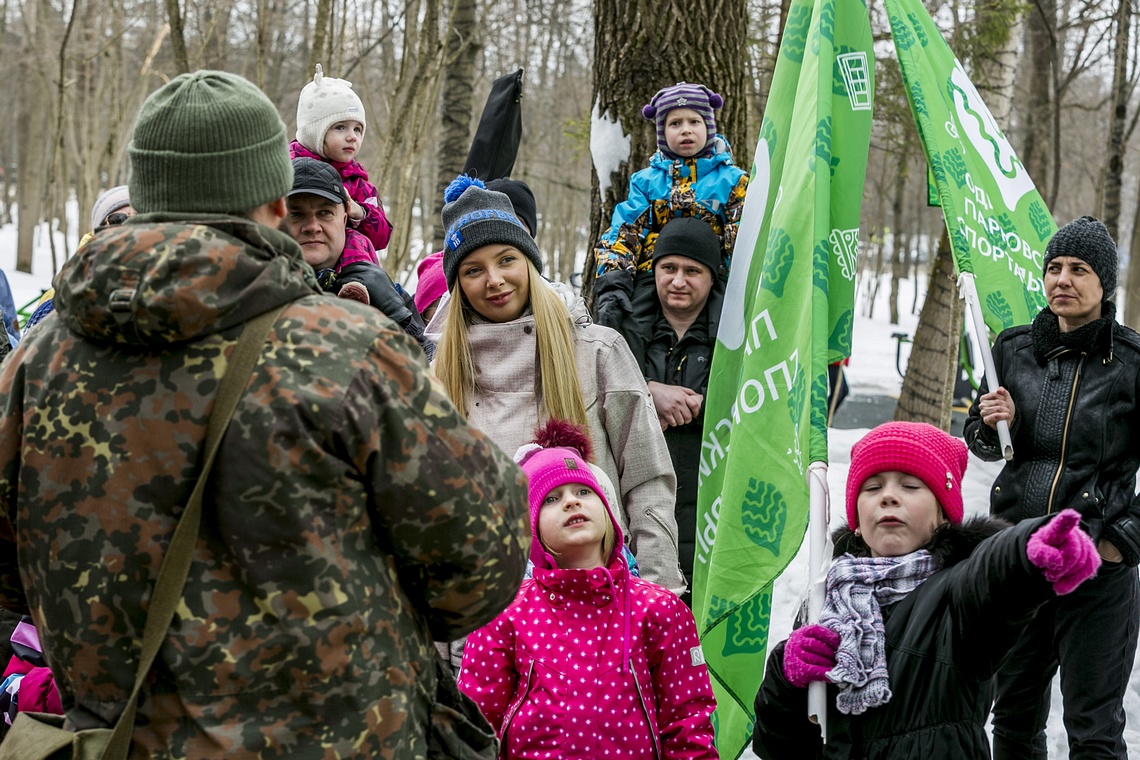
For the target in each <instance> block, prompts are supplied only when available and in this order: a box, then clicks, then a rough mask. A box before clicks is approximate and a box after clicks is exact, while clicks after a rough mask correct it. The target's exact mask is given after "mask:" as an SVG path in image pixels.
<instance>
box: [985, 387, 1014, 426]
mask: <svg viewBox="0 0 1140 760" xmlns="http://www.w3.org/2000/svg"><path fill="white" fill-rule="evenodd" d="M1014 411H1015V408H1014V405H1013V397H1012V396H1010V395H1009V391H1007V390H1006V389H1005V388H1001V387H999V388H998V389H997V390H996V391H993V392H992V393H986V394H985V395H982V396H979V397H978V413H979V414H980V415H981V417H982V422H984V423H986V424H987V425H989V426H990V427H992V428H994V429H997V424H998V423H999V422H1001V421H1002V420H1005V421H1006V422H1007V423H1009V424H1010V425H1012V424H1013V415H1014Z"/></svg>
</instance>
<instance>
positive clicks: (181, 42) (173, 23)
mask: <svg viewBox="0 0 1140 760" xmlns="http://www.w3.org/2000/svg"><path fill="white" fill-rule="evenodd" d="M165 3H166V20H167V23H169V24H170V46H171V47H172V48H173V50H174V66H175V68H176V69H178V73H179V74H187V73H189V72H190V55H189V54H188V53H187V52H186V32H185V30H184V28H183V25H182V9H181V8H179V6H178V0H165Z"/></svg>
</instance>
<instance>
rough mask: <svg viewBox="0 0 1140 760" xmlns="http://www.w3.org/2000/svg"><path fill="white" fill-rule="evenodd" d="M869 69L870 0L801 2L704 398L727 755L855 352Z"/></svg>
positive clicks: (707, 563) (700, 530)
mask: <svg viewBox="0 0 1140 760" xmlns="http://www.w3.org/2000/svg"><path fill="white" fill-rule="evenodd" d="M873 75H874V57H873V55H872V52H871V30H870V25H869V23H868V19H867V10H866V7H865V6H864V5H863V4H862V2H861V0H815V1H814V2H812V1H811V0H793V2H792V5H791V7H790V8H789V11H788V21H787V25H786V26H785V28H784V35H783V41H782V43H781V45H780V53H779V58H778V60H777V64H776V71H775V74H774V77H773V82H772V89H771V92H770V94H769V98H768V106H767V110H766V113H765V117H764V122H763V125H762V127H761V129H760V139H759V142H758V144H757V147H756V154H755V155H756V159H755V161H756V163H755V165H754V166H753V170H752V181H751V184H750V185H749V188H748V197H747V199H746V201H745V204H744V212H743V217H742V220H741V226H740V231H739V234H738V236H737V242H736V248H735V250H734V252H733V259H732V261H733V264H732V273H731V275H730V277H729V280H728V286H727V292H726V294H725V299H724V310H723V312H722V314H721V320H720V329H719V332H718V335H717V346H716V350H715V352H714V357H713V364H712V372H711V376H710V379H709V387H708V397H707V400H706V405H705V429H704V441H703V444H702V452H701V461H700V473H701V485H700V493H699V498H698V518H697V550H696V561H695V563H694V565H695V568H694V581H693V587H694V590H693V610H694V614H695V615H696V619H697V627H698V630H699V631H700V634H701V644H702V649H703V651H704V655H705V660H706V662H707V663H708V666H709V673H710V675H711V676H712V680H713V688H714V690H715V691H716V697H717V711H716V714H715V715H714V724H715V725H716V729H717V747H718V749H719V750H720V754H721V757H725V758H736V757H739V755H740V753H741V751H742V750H743V749H744V747H746V746H747V745H748V743H749V741H750V738H751V735H752V725H753V722H754V712H753V701H754V700H755V697H756V692H757V689H758V688H759V685H760V680H761V677H762V675H763V668H764V656H765V652H766V647H767V643H768V642H767V639H768V617H769V612H770V608H771V599H772V582H773V580H774V579H775V578H776V576H777V575H779V574H780V572H781V571H783V569H784V567H786V566H787V564H788V562H789V561H790V560H791V559H792V557H794V556H795V554H796V552H797V550H798V549H799V546H800V543H801V541H802V540H803V536H804V530H805V528H806V526H807V518H808V484H807V479H806V472H807V467H808V465H809V464H810V463H811V462H813V461H826V460H827V428H826V421H827V365H828V363H830V362H832V361H836V360H838V359H842V358H843V357H846V356H848V355H849V354H850V351H851V322H852V313H853V310H854V279H855V260H856V254H857V252H858V242H859V209H860V205H861V202H862V195H863V178H864V175H865V173H866V168H867V150H868V146H869V143H870V134H871V101H872V94H873V92H874V80H873Z"/></svg>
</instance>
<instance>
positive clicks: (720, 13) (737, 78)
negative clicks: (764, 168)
mask: <svg viewBox="0 0 1140 760" xmlns="http://www.w3.org/2000/svg"><path fill="white" fill-rule="evenodd" d="M746 16H747V14H746V12H745V3H743V2H740V0H660V2H657V3H653V4H652V6H651V5H650V4H648V3H642V2H628V0H594V103H595V107H596V109H597V114H596V115H597V116H598V117H605V116H608V118H609V119H612V120H615V121H617V123H618V124H620V127H621V129H622V131H623V132H625V133H626V134H628V135H629V138H630V140H629V158H628V160H627V161H625V162H624V163H623V164H622V165H621V167H620V168H618V169H617V170H616V171H615V172H614V173H613V174H612V175H610V176H609V177H607V178H604V179H605V181H607V182H608V186H607V187H606V188H605V194H604V196H603V194H602V192H601V189H602V186H601V184H600V183H599V178H598V177H597V173H596V172H595V175H594V177H593V185H592V191H591V200H592V201H593V202H592V203H591V213H590V226H589V230H590V238H589V239H590V245H589V248H588V251H587V254H586V265H585V269H584V271H583V276H582V292H583V295H585V296H586V298H587V301H588V302H589V301H591V300H592V298H591V296H592V291H593V283H594V276H595V271H594V270H595V268H596V267H595V261H594V253H593V244H594V243H596V242H597V240H598V239H599V238H600V237H601V235H602V233H603V232H605V230H606V229H608V228H609V225H610V218H611V216H612V214H613V209H614V206H615V205H617V204H618V203H619V202H621V201H622V200H624V199H625V195H626V190H627V187H628V185H629V178H630V175H631V174H633V172H634V171H635V170H636V169H639V168H641V167H643V166H645V165H646V164H647V162H648V160H649V157H650V156H651V155H652V154H653V152H654V150H656V130H655V129H654V128H653V127H652V126H650V125H649V123H648V122H646V121H645V120H644V119H643V118H642V116H641V108H642V106H643V105H645V104H646V103H648V102H649V99H650V98H651V97H653V94H654V93H655V92H657V90H658V89H660V88H661V87H665V86H668V85H671V84H674V83H676V82H683V81H687V82H700V83H701V84H704V85H706V86H708V87H709V88H710V89H712V90H714V91H716V92H719V93H721V95H723V96H724V108H723V110H722V111H721V112H720V114H718V116H717V129H719V130H720V132H721V133H722V134H724V135H725V136H726V137H727V138H728V140H729V142H730V143H731V144H732V147H733V153H734V158H735V159H736V161H737V163H738V164H739V165H741V166H745V167H748V166H751V164H752V148H753V145H752V144H751V143H750V142H749V140H748V135H746V134H745V129H746V127H747V123H748V103H747V98H746V97H745V93H746V89H745V86H744V74H745V56H746V50H747V48H746V35H747V29H748V24H747V17H746ZM695 19H700V38H701V40H702V42H701V44H700V45H682V44H667V42H669V41H674V40H678V41H679V40H684V39H688V38H689V37H690V36H691V35H692V34H693V32H694V20H695Z"/></svg>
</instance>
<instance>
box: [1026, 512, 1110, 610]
mask: <svg viewBox="0 0 1140 760" xmlns="http://www.w3.org/2000/svg"><path fill="white" fill-rule="evenodd" d="M1080 521H1081V516H1080V514H1079V513H1077V511H1076V510H1072V509H1066V510H1063V511H1061V512H1060V513H1059V514H1058V515H1057V516H1056V517H1054V518H1053V519H1052V520H1050V521H1049V522H1048V523H1046V524H1045V525H1043V526H1041V527H1040V528H1038V529H1037V532H1036V533H1034V534H1033V535H1032V536H1031V537H1030V539H1029V543H1027V544H1026V545H1025V553H1026V555H1028V557H1029V561H1030V562H1032V563H1033V564H1034V565H1036V566H1037V567H1039V568H1041V571H1042V572H1043V573H1044V574H1045V580H1047V581H1049V582H1050V583H1052V584H1053V591H1055V592H1056V593H1057V595H1058V596H1061V595H1063V594H1068V593H1069V592H1071V591H1073V590H1074V589H1075V588H1076V587H1077V586H1079V585H1081V584H1082V583H1084V582H1085V581H1086V580H1088V579H1089V578H1091V577H1093V576H1094V575H1096V571H1097V568H1098V567H1100V554H1098V553H1097V550H1096V544H1094V543H1093V540H1092V539H1091V538H1089V536H1088V534H1087V533H1085V532H1084V531H1083V530H1081V529H1080V527H1079V526H1078V523H1079V522H1080Z"/></svg>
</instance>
